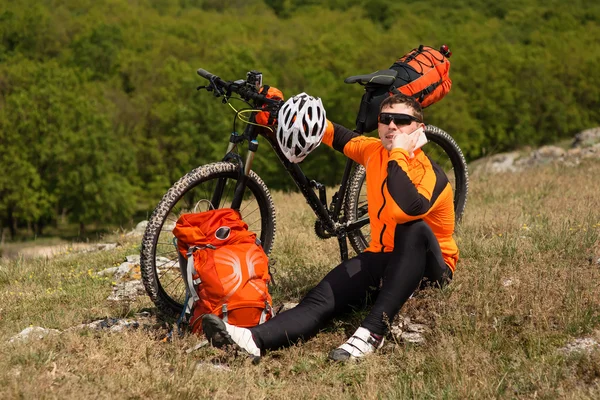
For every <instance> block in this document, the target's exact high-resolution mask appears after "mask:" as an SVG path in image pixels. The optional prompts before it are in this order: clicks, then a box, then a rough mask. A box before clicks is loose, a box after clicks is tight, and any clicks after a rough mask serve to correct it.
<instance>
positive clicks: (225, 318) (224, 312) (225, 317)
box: [221, 304, 227, 322]
mask: <svg viewBox="0 0 600 400" xmlns="http://www.w3.org/2000/svg"><path fill="white" fill-rule="evenodd" d="M221 312H222V313H223V318H222V320H223V322H227V304H223V305H222V306H221Z"/></svg>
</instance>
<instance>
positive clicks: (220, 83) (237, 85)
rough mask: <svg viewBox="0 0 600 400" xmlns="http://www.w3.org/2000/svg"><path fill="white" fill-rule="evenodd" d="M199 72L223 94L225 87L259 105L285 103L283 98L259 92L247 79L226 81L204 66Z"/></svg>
mask: <svg viewBox="0 0 600 400" xmlns="http://www.w3.org/2000/svg"><path fill="white" fill-rule="evenodd" d="M197 73H198V75H200V76H201V77H203V78H204V79H206V80H208V81H209V82H210V83H211V85H212V86H213V88H214V89H215V90H218V92H219V94H221V95H222V94H223V92H222V91H223V89H225V91H227V92H234V93H237V94H239V95H240V96H241V97H242V98H243V99H245V100H254V101H255V102H256V104H257V105H263V104H267V105H272V106H276V107H277V108H279V107H280V106H281V105H282V104H283V101H281V100H274V99H269V98H268V97H267V96H265V95H263V94H260V93H258V92H257V91H256V89H255V88H253V87H252V86H251V85H247V84H246V81H235V82H226V81H224V80H223V79H221V78H219V77H218V76H217V75H215V74H213V73H210V72H208V71H207V70H205V69H203V68H198V71H197Z"/></svg>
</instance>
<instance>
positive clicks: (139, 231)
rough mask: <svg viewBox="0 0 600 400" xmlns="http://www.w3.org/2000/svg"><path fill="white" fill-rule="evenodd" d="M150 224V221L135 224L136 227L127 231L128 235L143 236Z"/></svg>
mask: <svg viewBox="0 0 600 400" xmlns="http://www.w3.org/2000/svg"><path fill="white" fill-rule="evenodd" d="M147 226H148V221H141V222H138V224H137V225H136V226H135V228H134V229H133V230H132V231H131V232H129V233H127V236H142V235H143V234H144V232H146V227H147Z"/></svg>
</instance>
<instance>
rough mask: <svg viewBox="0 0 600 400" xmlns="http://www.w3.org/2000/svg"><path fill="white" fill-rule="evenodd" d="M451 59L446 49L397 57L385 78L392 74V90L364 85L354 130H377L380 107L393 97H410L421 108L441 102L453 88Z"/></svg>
mask: <svg viewBox="0 0 600 400" xmlns="http://www.w3.org/2000/svg"><path fill="white" fill-rule="evenodd" d="M451 55H452V53H451V52H450V50H449V49H448V47H447V46H446V45H444V46H442V47H441V48H440V51H438V50H436V49H434V48H432V47H428V46H423V45H421V46H419V47H418V48H417V49H413V50H411V51H410V52H408V53H407V54H405V55H403V56H402V57H400V58H399V59H398V60H397V61H396V62H395V63H394V64H392V66H391V67H390V69H389V70H385V71H383V72H385V73H386V74H394V76H395V78H396V79H395V81H394V82H393V83H392V85H391V86H384V85H381V84H375V83H367V84H366V85H365V94H364V95H363V97H362V99H361V104H360V109H359V112H358V118H357V119H356V127H357V129H358V130H359V131H360V132H371V131H373V130H375V129H377V116H378V115H379V106H380V105H381V103H382V102H383V100H384V99H386V98H387V97H389V96H391V95H392V94H395V93H399V92H402V93H404V94H405V95H407V96H412V97H414V98H415V99H417V101H418V102H419V103H420V104H421V106H422V107H427V106H430V105H432V104H434V103H436V102H438V101H440V100H441V99H442V98H443V97H444V96H445V95H446V94H447V93H448V92H449V91H450V88H451V87H452V80H451V79H450V75H449V73H450V61H449V60H448V58H449V57H450V56H451Z"/></svg>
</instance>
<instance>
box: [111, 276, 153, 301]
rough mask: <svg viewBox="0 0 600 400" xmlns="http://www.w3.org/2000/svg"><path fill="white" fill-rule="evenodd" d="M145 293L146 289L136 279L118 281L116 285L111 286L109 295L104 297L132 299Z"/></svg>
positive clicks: (112, 299)
mask: <svg viewBox="0 0 600 400" xmlns="http://www.w3.org/2000/svg"><path fill="white" fill-rule="evenodd" d="M145 294H146V290H145V289H144V285H143V284H142V282H140V281H138V280H135V281H125V282H118V283H117V284H116V285H114V286H113V292H112V294H111V295H110V296H108V297H107V298H106V300H109V301H134V300H135V299H137V298H138V297H139V296H141V295H145Z"/></svg>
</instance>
